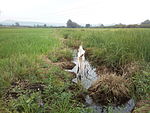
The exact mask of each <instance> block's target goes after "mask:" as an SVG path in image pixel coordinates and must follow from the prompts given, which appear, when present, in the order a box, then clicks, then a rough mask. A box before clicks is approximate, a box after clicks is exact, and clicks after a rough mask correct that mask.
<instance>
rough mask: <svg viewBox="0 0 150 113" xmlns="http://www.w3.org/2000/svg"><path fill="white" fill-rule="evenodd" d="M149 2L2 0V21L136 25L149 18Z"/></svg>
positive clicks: (0, 16) (129, 0) (0, 5)
mask: <svg viewBox="0 0 150 113" xmlns="http://www.w3.org/2000/svg"><path fill="white" fill-rule="evenodd" d="M149 5H150V0H0V21H4V20H16V21H35V22H45V23H66V22H67V20H68V19H71V20H72V21H74V22H77V23H79V24H86V23H89V24H117V23H123V24H136V23H140V22H142V21H144V20H146V19H150V6H149Z"/></svg>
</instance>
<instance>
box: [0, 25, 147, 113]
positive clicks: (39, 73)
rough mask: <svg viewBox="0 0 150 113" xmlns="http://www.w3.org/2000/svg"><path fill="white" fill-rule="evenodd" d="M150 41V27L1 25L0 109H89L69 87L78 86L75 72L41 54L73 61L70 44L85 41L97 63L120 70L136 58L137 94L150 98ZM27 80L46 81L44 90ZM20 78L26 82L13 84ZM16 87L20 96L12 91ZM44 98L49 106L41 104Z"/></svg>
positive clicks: (71, 112)
mask: <svg viewBox="0 0 150 113" xmlns="http://www.w3.org/2000/svg"><path fill="white" fill-rule="evenodd" d="M149 43H150V29H135V28H134V29H49V28H0V112H4V113H5V112H6V113H7V112H14V113H17V112H21V113H35V112H37V113H43V112H44V113H49V112H52V113H64V112H66V113H80V112H85V111H86V110H87V109H85V108H83V105H82V104H81V103H79V102H78V101H77V100H75V98H74V97H75V95H76V94H78V93H79V92H78V91H70V90H68V88H69V87H71V86H72V85H73V84H72V83H71V77H72V75H71V74H70V73H68V72H65V71H64V70H62V69H61V68H59V67H58V66H55V65H53V64H49V63H48V62H45V61H44V59H43V58H42V56H47V57H48V58H49V59H50V60H51V61H52V62H60V61H65V60H71V57H72V51H71V49H72V48H77V47H78V46H79V45H80V44H82V45H83V47H84V48H85V49H86V54H87V56H86V58H87V59H88V60H90V62H92V64H94V65H95V66H96V67H98V66H106V67H109V68H114V69H115V68H116V69H121V68H125V67H127V66H128V65H129V64H130V63H134V62H136V63H137V64H138V66H139V70H138V71H136V72H135V73H132V75H131V76H130V77H131V80H132V82H133V84H134V86H135V89H133V93H134V96H135V98H137V99H143V98H145V99H147V98H148V96H149V93H150V92H149V91H150V90H149V89H150V84H149V83H150V69H149V67H150V63H149V62H150V52H149V51H150V45H149ZM24 81H27V82H28V84H29V85H32V84H34V83H43V84H44V91H32V90H30V89H27V88H24ZM18 82H19V84H21V85H16V86H14V85H12V84H13V83H18ZM79 89H80V88H79ZM14 91H15V92H16V93H18V95H19V97H18V98H10V97H9V96H8V95H7V94H8V92H14ZM79 91H80V90H79ZM40 99H42V100H43V101H44V103H45V104H44V107H41V106H39V104H38V103H39V100H40ZM35 108H36V109H35ZM89 112H90V111H89Z"/></svg>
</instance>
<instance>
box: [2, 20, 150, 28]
mask: <svg viewBox="0 0 150 113" xmlns="http://www.w3.org/2000/svg"><path fill="white" fill-rule="evenodd" d="M0 27H34V28H66V27H67V28H150V20H145V21H143V22H141V24H130V25H125V24H122V23H119V24H115V25H111V26H104V25H103V24H100V25H96V26H93V25H91V24H89V23H88V24H85V26H82V25H79V24H78V23H76V22H73V21H72V20H71V19H69V20H68V21H67V23H66V26H48V25H46V24H43V25H38V24H37V25H34V26H22V25H20V24H19V22H16V23H15V24H12V25H2V24H0Z"/></svg>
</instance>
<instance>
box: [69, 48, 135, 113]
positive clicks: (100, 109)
mask: <svg viewBox="0 0 150 113" xmlns="http://www.w3.org/2000/svg"><path fill="white" fill-rule="evenodd" d="M84 54H85V51H84V50H83V48H82V46H80V47H79V49H78V51H77V50H75V51H74V59H73V61H72V62H73V63H75V64H76V65H75V67H74V68H73V69H72V70H68V71H70V72H74V73H76V78H74V79H73V80H72V81H73V82H74V83H78V82H79V81H80V84H81V85H82V86H83V87H84V88H85V89H88V88H90V87H91V85H92V83H93V82H94V81H96V80H97V79H98V76H97V74H96V72H95V71H96V69H95V68H93V67H92V66H91V64H90V63H89V62H88V61H87V60H85V56H84ZM85 105H86V107H88V108H91V109H92V110H93V113H108V112H110V113H131V111H132V110H133V108H134V106H135V101H134V100H133V99H130V100H129V101H128V102H126V103H125V104H123V105H120V106H103V105H99V104H98V105H97V104H96V103H95V102H94V101H93V99H92V98H91V97H90V96H89V95H86V97H85Z"/></svg>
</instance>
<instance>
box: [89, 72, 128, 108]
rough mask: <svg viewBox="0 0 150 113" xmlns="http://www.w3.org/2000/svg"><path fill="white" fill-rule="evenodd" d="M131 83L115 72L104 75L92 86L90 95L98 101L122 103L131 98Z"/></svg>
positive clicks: (102, 102)
mask: <svg viewBox="0 0 150 113" xmlns="http://www.w3.org/2000/svg"><path fill="white" fill-rule="evenodd" d="M130 87H131V83H130V82H129V80H127V79H124V77H122V76H116V75H115V74H110V75H103V76H101V77H100V79H98V80H97V81H96V82H95V83H94V84H93V85H92V86H91V87H90V88H89V92H90V95H91V96H92V97H93V99H94V100H95V101H96V102H97V103H101V104H108V103H113V104H117V105H119V104H122V103H124V102H126V101H127V100H128V99H129V98H130V90H129V88H130Z"/></svg>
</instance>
